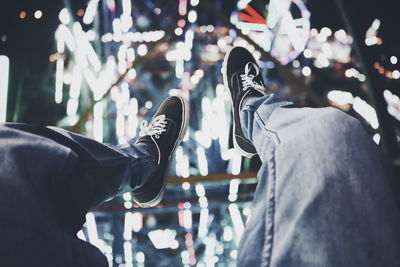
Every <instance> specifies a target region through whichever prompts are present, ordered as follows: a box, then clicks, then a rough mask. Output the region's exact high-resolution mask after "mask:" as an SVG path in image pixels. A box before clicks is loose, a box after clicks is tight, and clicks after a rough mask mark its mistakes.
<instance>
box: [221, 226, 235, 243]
mask: <svg viewBox="0 0 400 267" xmlns="http://www.w3.org/2000/svg"><path fill="white" fill-rule="evenodd" d="M222 237H223V239H224V241H227V242H229V241H232V239H233V232H232V228H231V227H230V226H225V227H224V233H223V235H222Z"/></svg>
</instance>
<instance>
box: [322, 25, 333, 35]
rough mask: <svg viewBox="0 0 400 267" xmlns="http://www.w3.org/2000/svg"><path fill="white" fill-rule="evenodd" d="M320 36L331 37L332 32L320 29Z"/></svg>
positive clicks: (326, 28)
mask: <svg viewBox="0 0 400 267" xmlns="http://www.w3.org/2000/svg"><path fill="white" fill-rule="evenodd" d="M321 34H323V35H325V36H327V37H329V36H331V35H332V31H331V29H329V28H328V27H323V28H322V29H321Z"/></svg>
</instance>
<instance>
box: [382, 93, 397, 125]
mask: <svg viewBox="0 0 400 267" xmlns="http://www.w3.org/2000/svg"><path fill="white" fill-rule="evenodd" d="M383 96H384V98H385V100H386V102H387V104H388V106H387V111H388V113H389V114H390V115H392V116H393V117H395V118H396V119H397V120H399V121H400V98H399V97H398V96H397V95H395V94H392V92H390V91H389V90H385V91H384V92H383Z"/></svg>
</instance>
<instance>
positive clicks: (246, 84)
mask: <svg viewBox="0 0 400 267" xmlns="http://www.w3.org/2000/svg"><path fill="white" fill-rule="evenodd" d="M252 70H254V71H255V74H250V71H252ZM259 73H260V69H259V68H258V66H257V65H256V64H255V63H254V62H248V63H247V64H246V66H245V68H244V74H240V78H241V79H242V87H243V91H247V89H249V88H250V87H252V88H255V89H258V90H261V91H264V86H263V85H262V83H261V84H259V83H257V82H255V81H253V79H254V77H256V76H257V75H258V74H259Z"/></svg>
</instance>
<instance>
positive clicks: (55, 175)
mask: <svg viewBox="0 0 400 267" xmlns="http://www.w3.org/2000/svg"><path fill="white" fill-rule="evenodd" d="M155 155H156V154H155V151H154V150H153V149H152V148H151V147H149V146H148V145H144V144H143V145H124V146H118V147H112V146H107V145H104V144H100V143H98V142H96V141H94V140H91V139H89V138H86V137H84V136H80V135H76V134H73V133H70V132H67V131H64V130H62V129H58V128H52V129H50V128H46V127H39V126H33V125H26V124H5V125H0V196H1V197H0V230H1V233H0V255H1V257H0V258H1V259H0V262H1V263H0V265H1V266H13V267H19V266H21V267H22V266H49V267H50V266H60V267H64V266H65V267H67V266H68V267H70V266H76V267H78V266H79V267H81V266H82V267H83V266H85V267H86V266H99V267H103V266H107V265H108V264H107V260H106V258H105V256H104V255H103V254H102V253H101V252H100V251H99V250H98V249H97V248H95V247H94V246H92V245H90V244H89V243H86V242H83V241H82V240H79V239H78V238H77V237H76V232H77V231H78V230H79V229H80V228H81V227H82V224H83V223H84V220H85V214H86V212H87V211H89V210H90V209H91V208H94V207H96V206H97V205H99V204H101V203H102V202H103V201H105V200H107V199H109V198H112V197H114V196H116V195H118V194H121V193H124V192H126V191H130V190H132V189H138V188H140V187H141V186H143V184H144V183H145V182H146V181H147V180H148V177H150V175H151V173H152V172H153V170H154V169H155V167H156V158H155Z"/></svg>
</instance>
